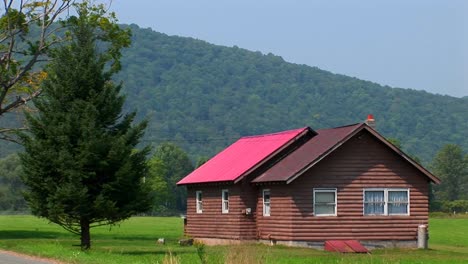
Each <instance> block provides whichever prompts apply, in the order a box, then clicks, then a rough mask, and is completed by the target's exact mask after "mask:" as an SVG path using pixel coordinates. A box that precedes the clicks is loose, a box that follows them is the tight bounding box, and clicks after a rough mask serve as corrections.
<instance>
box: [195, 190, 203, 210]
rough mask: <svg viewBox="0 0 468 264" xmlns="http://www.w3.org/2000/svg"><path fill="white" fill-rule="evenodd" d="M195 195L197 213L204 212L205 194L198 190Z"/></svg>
mask: <svg viewBox="0 0 468 264" xmlns="http://www.w3.org/2000/svg"><path fill="white" fill-rule="evenodd" d="M195 197H196V200H197V213H198V214H201V213H203V196H202V191H196V192H195Z"/></svg>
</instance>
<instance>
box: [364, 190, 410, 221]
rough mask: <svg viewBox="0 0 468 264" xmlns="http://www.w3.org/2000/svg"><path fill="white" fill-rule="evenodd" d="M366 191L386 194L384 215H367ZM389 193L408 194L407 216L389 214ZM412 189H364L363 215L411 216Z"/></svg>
mask: <svg viewBox="0 0 468 264" xmlns="http://www.w3.org/2000/svg"><path fill="white" fill-rule="evenodd" d="M366 191H383V192H384V213H383V214H366V213H365V205H366V200H365V195H366ZM388 192H406V193H407V197H408V202H407V204H406V214H389V213H388V204H389V202H388ZM410 197H411V196H410V188H364V189H363V190H362V215H363V216H410V208H411V207H410V200H411V199H410Z"/></svg>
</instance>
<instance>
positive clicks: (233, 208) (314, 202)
mask: <svg viewBox="0 0 468 264" xmlns="http://www.w3.org/2000/svg"><path fill="white" fill-rule="evenodd" d="M431 182H433V183H436V184H437V183H439V182H440V180H439V179H438V178H437V177H435V176H434V175H432V174H431V173H430V172H429V171H427V170H426V169H425V168H423V167H422V166H421V165H419V164H418V163H416V162H415V161H414V160H412V159H411V158H410V157H409V156H407V155H406V154H405V153H403V152H402V151H401V150H399V149H398V148H397V147H395V146H394V145H392V144H391V143H390V142H388V141H387V140H386V139H385V138H384V137H383V136H381V135H380V134H379V133H378V132H376V131H375V130H374V129H372V128H371V127H370V126H368V125H367V124H365V123H359V124H354V125H349V126H343V127H337V128H331V129H323V130H317V131H314V130H312V129H310V128H302V129H297V130H290V131H285V132H280V133H274V134H267V135H259V136H253V137H244V138H241V139H239V140H238V141H237V142H235V143H233V144H232V145H231V146H229V147H228V148H226V149H225V150H223V151H222V152H220V153H219V154H218V155H216V156H215V157H213V158H212V159H211V160H209V161H208V162H207V163H205V164H204V165H202V166H201V167H200V168H198V169H197V170H195V171H194V172H192V173H191V174H189V175H187V176H186V177H185V178H184V179H182V180H181V181H180V182H179V183H178V184H179V185H185V186H187V191H188V200H187V222H186V226H185V231H186V234H187V235H189V236H191V237H193V238H195V239H198V240H201V241H203V242H205V243H208V244H218V243H226V242H228V243H233V242H241V241H263V242H268V243H272V244H275V243H278V244H286V245H292V246H306V247H322V246H323V243H324V241H326V240H348V239H353V240H358V241H360V242H361V243H362V244H364V245H366V246H368V247H380V246H391V247H394V246H398V247H416V242H417V229H418V226H419V225H421V224H424V225H427V224H428V213H429V206H428V204H429V200H428V199H429V184H430V183H431Z"/></svg>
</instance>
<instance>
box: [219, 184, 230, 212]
mask: <svg viewBox="0 0 468 264" xmlns="http://www.w3.org/2000/svg"><path fill="white" fill-rule="evenodd" d="M225 193H227V200H225V199H224V194H225ZM225 205H227V208H226V207H225ZM221 213H223V214H227V213H229V190H228V189H223V190H221Z"/></svg>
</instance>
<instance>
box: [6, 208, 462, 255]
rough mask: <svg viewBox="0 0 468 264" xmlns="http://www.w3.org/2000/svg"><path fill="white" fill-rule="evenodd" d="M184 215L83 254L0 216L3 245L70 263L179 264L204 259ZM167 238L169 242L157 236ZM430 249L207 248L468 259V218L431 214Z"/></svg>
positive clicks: (114, 232)
mask: <svg viewBox="0 0 468 264" xmlns="http://www.w3.org/2000/svg"><path fill="white" fill-rule="evenodd" d="M182 230H183V223H182V220H181V219H179V218H168V217H134V218H131V219H130V220H128V221H125V222H123V223H122V224H121V225H119V226H114V227H111V228H109V227H100V228H96V229H93V230H92V242H93V245H92V246H93V249H92V250H91V251H89V252H81V251H80V250H79V247H78V246H73V245H74V244H75V245H76V244H78V243H79V239H78V237H76V236H74V235H72V234H70V233H67V232H66V231H64V230H63V229H61V228H60V227H59V226H57V225H54V224H48V223H47V221H45V220H42V219H37V218H35V217H32V216H0V248H2V249H6V250H12V251H17V252H22V253H26V254H30V255H36V256H42V257H49V258H55V259H59V260H61V261H63V262H66V263H96V264H97V263H99V264H101V263H104V264H105V263H125V264H127V263H163V259H164V257H165V256H166V255H167V254H168V253H169V252H170V253H171V254H172V255H175V256H176V257H177V258H178V260H179V263H190V264H191V263H201V261H200V258H199V256H198V254H197V249H196V247H180V246H179V245H178V244H177V241H178V239H180V238H182V237H183V231H182ZM158 238H165V239H166V245H158V244H157V243H156V240H157V239H158ZM429 244H430V249H429V250H403V249H388V250H374V251H373V252H372V254H369V255H357V254H336V253H329V252H324V251H320V250H313V249H304V248H289V247H283V246H274V247H270V246H265V245H257V244H251V245H242V246H216V247H205V248H204V250H205V256H206V259H207V262H208V263H278V264H280V263H282V264H286V263H288V264H293V263H297V264H299V263H301V264H302V263H468V218H432V219H431V220H430V242H429Z"/></svg>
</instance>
